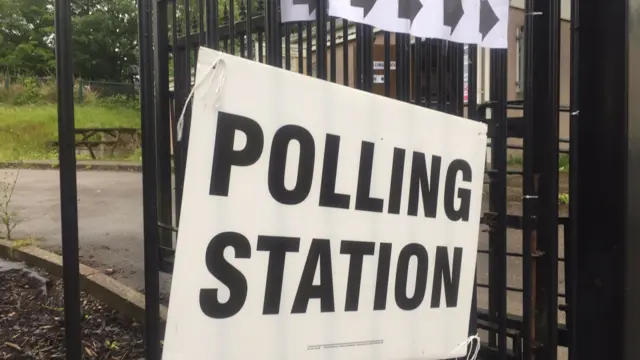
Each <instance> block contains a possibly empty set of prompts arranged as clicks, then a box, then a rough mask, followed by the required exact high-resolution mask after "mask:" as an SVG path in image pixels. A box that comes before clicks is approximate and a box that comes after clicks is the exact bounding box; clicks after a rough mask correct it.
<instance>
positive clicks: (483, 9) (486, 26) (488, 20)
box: [480, 0, 500, 40]
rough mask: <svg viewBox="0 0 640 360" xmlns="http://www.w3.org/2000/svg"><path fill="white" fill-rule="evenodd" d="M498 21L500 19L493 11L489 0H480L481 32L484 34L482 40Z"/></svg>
mask: <svg viewBox="0 0 640 360" xmlns="http://www.w3.org/2000/svg"><path fill="white" fill-rule="evenodd" d="M498 21H500V19H499V18H498V15H496V13H495V12H494V11H493V8H492V7H491V4H490V3H489V0H480V34H482V40H484V38H485V37H486V36H487V34H489V32H490V31H491V30H492V29H493V28H494V27H495V26H496V24H497V23H498Z"/></svg>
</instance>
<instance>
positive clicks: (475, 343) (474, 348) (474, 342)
mask: <svg viewBox="0 0 640 360" xmlns="http://www.w3.org/2000/svg"><path fill="white" fill-rule="evenodd" d="M469 345H471V348H470V349H469V351H468V352H467V356H466V357H465V360H476V359H477V358H478V354H479V353H480V336H478V334H475V335H471V336H469V337H468V338H467V339H466V340H465V341H463V342H461V343H460V344H458V346H456V348H455V349H453V350H452V351H451V352H450V353H449V356H447V359H448V358H450V357H451V356H450V355H451V354H453V353H455V352H456V351H458V349H460V348H461V347H464V348H467V347H468V346H469Z"/></svg>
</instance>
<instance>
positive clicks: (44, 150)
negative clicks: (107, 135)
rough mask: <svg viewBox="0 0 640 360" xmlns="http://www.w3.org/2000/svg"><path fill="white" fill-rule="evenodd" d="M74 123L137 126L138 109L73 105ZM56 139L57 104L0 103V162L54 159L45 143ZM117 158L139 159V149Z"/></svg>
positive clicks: (110, 126) (138, 119) (81, 124)
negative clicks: (21, 104)
mask: <svg viewBox="0 0 640 360" xmlns="http://www.w3.org/2000/svg"><path fill="white" fill-rule="evenodd" d="M75 124H76V128H83V127H84V128H88V127H92V128H112V127H130V128H139V127H140V112H139V111H138V110H134V109H130V108H114V107H102V106H95V105H93V106H90V105H86V106H83V105H76V109H75ZM57 138H58V114H57V107H56V105H29V106H9V105H0V161H8V160H11V161H18V160H55V159H57V158H58V154H57V152H56V151H55V149H52V148H50V147H48V146H47V142H49V141H54V140H57ZM78 158H79V159H82V158H83V157H81V156H79V157H78ZM87 158H89V157H88V156H87ZM118 160H139V151H138V152H136V153H134V154H133V155H131V156H128V157H127V158H119V159H118Z"/></svg>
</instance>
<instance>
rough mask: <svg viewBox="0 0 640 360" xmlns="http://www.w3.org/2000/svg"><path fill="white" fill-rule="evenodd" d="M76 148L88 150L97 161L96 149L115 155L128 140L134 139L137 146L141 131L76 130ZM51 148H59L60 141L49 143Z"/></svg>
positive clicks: (109, 129) (128, 129)
mask: <svg viewBox="0 0 640 360" xmlns="http://www.w3.org/2000/svg"><path fill="white" fill-rule="evenodd" d="M74 133H75V135H76V141H75V146H76V148H86V149H87V150H88V151H89V154H90V155H91V158H92V159H94V160H95V159H96V158H97V157H96V153H95V149H96V148H98V147H100V146H106V147H108V148H109V150H110V152H111V156H113V155H114V152H115V150H116V149H117V148H118V146H122V145H127V141H126V139H127V138H128V139H133V141H134V142H135V143H136V144H137V143H139V142H140V139H141V132H140V129H137V128H76V129H75V131H74ZM47 144H48V145H49V146H51V147H58V141H49V142H48V143H47Z"/></svg>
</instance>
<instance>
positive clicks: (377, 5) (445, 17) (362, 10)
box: [280, 0, 509, 49]
mask: <svg viewBox="0 0 640 360" xmlns="http://www.w3.org/2000/svg"><path fill="white" fill-rule="evenodd" d="M280 2H281V3H280V6H281V9H282V14H283V15H282V21H283V22H289V21H309V20H315V19H316V17H315V16H314V15H315V14H316V9H317V4H318V1H317V0H280ZM328 10H329V15H331V16H335V17H339V18H343V19H347V20H349V21H353V22H357V23H361V24H367V25H371V26H373V27H376V28H379V29H381V30H386V31H392V32H396V33H404V34H411V35H413V36H416V37H421V38H435V39H442V40H448V41H454V42H458V43H466V44H476V45H480V46H483V47H487V48H502V49H506V48H507V45H508V28H509V26H508V25H509V24H508V21H509V0H328Z"/></svg>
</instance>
